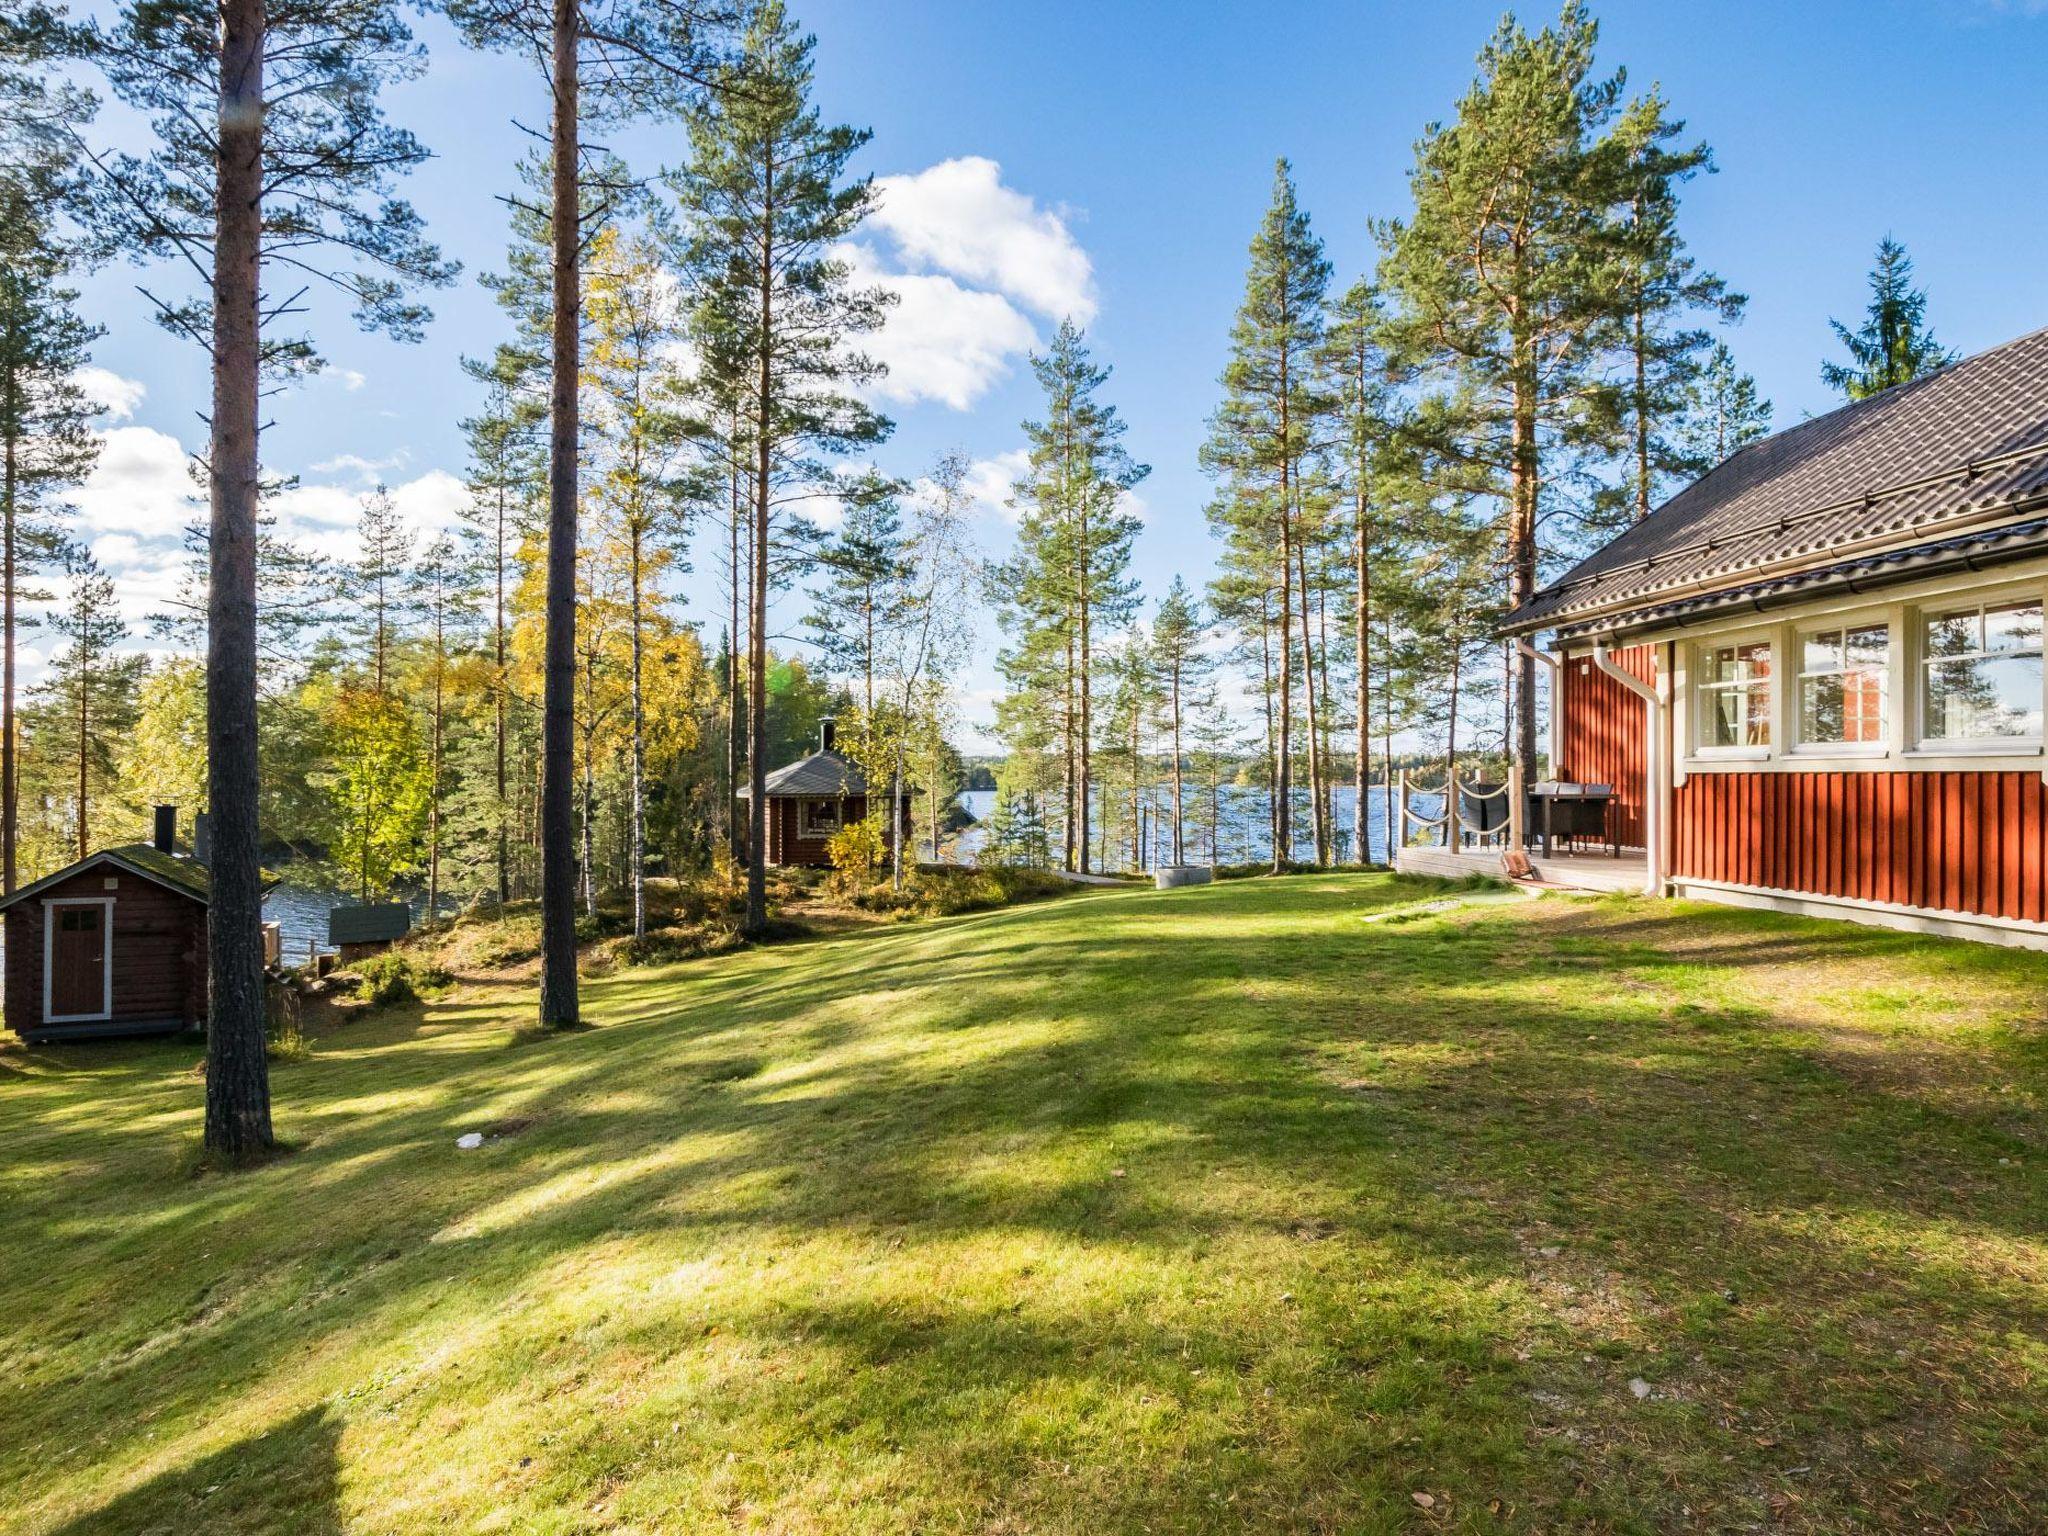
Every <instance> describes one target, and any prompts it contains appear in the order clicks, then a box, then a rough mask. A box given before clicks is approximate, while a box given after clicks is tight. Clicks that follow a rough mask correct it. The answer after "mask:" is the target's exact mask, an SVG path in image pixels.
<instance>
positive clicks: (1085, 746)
mask: <svg viewBox="0 0 2048 1536" xmlns="http://www.w3.org/2000/svg"><path fill="white" fill-rule="evenodd" d="M1083 494H1084V495H1085V494H1086V493H1085V492H1084V493H1083ZM1079 532H1080V536H1081V537H1080V555H1079V565H1080V581H1079V585H1078V587H1077V589H1076V591H1075V600H1076V603H1077V606H1078V609H1079V618H1080V622H1081V644H1080V654H1079V656H1078V657H1077V658H1076V661H1077V666H1078V672H1077V676H1076V679H1075V684H1076V686H1075V703H1076V705H1077V706H1078V708H1079V711H1080V716H1081V723H1080V726H1079V727H1078V729H1076V731H1075V732H1074V739H1075V741H1076V743H1077V750H1078V752H1079V755H1080V763H1079V765H1078V767H1077V769H1076V789H1077V792H1078V793H1079V795H1080V797H1081V873H1082V874H1084V875H1085V874H1087V873H1088V814H1089V812H1088V780H1089V752H1090V746H1091V743H1090V741H1089V737H1090V736H1091V735H1092V734H1093V733H1094V730H1095V722H1094V719H1093V718H1092V716H1093V708H1092V705H1093V702H1094V701H1093V698H1092V694H1093V691H1094V690H1093V689H1092V688H1091V687H1090V679H1089V672H1090V670H1091V668H1090V666H1089V660H1090V658H1089V654H1088V652H1089V647H1090V645H1091V644H1092V643H1093V637H1092V636H1091V635H1090V633H1089V619H1090V615H1089V606H1090V605H1089V592H1088V566H1089V560H1090V556H1089V551H1088V511H1087V506H1086V504H1085V503H1084V504H1083V506H1082V509H1081V515H1080V529H1079ZM1107 815H1108V810H1107V807H1105V808H1104V816H1105V817H1107ZM1104 862H1105V863H1107V862H1108V854H1107V851H1106V850H1105V853H1104Z"/></svg>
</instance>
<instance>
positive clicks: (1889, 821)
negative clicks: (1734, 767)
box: [1672, 772, 2048, 922]
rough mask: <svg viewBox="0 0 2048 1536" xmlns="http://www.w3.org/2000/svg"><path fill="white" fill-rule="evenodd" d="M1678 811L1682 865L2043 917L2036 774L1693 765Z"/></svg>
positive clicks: (1811, 889)
mask: <svg viewBox="0 0 2048 1536" xmlns="http://www.w3.org/2000/svg"><path fill="white" fill-rule="evenodd" d="M1672 812H1673V827H1672V849H1673V860H1674V867H1673V870H1672V873H1673V874H1675V875H1678V876H1680V877H1685V876H1690V877H1692V878H1694V879H1699V880H1724V881H1727V882H1729V883H1731V884H1735V885H1752V886H1761V887H1764V888H1765V889H1769V890H1782V891H1794V892H1800V893H1803V894H1807V895H1814V896H1842V897H1848V898H1852V899H1856V900H1862V901H1884V902H1894V903H1897V904H1899V905H1901V906H1909V907H1928V908H1935V909H1939V910H1942V911H1949V912H1971V913H1978V914H1981V915H1983V916H1987V917H2010V918H2021V919H2024V920H2026V921H2028V922H2042V921H2048V788H2044V786H2043V784H2042V782H2041V776H2040V775H2039V774H2038V773H2003V772H1999V773H1842V772H1815V773H1694V774H1692V775H1691V776H1690V777H1688V778H1687V780H1686V782H1685V783H1684V784H1682V785H1680V786H1679V787H1678V789H1677V790H1676V792H1675V793H1674V794H1673V796H1672Z"/></svg>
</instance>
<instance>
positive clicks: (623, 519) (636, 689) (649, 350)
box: [590, 232, 689, 938]
mask: <svg viewBox="0 0 2048 1536" xmlns="http://www.w3.org/2000/svg"><path fill="white" fill-rule="evenodd" d="M598 252H599V259H598V261H597V263H596V271H595V272H594V274H593V278H592V282H591V285H590V316H591V331H592V337H591V346H590V374H591V378H592V381H593V385H594V389H593V394H594V396H595V400H594V409H593V412H592V415H593V417H594V418H595V419H594V423H593V425H594V427H595V432H594V436H595V437H596V439H597V443H598V452H599V459H600V463H601V465H602V473H601V474H600V475H599V476H598V479H597V483H596V485H595V486H594V487H593V490H594V491H595V500H596V502H597V507H598V516H599V519H600V522H601V524H602V525H603V526H604V528H605V530H606V531H607V532H608V533H609V534H610V535H611V536H612V537H614V538H615V539H617V540H618V542H619V543H620V545H621V546H622V549H623V554H624V560H625V567H626V628H627V634H628V646H629V650H630V659H629V663H628V672H629V683H628V693H629V701H630V702H629V706H628V707H629V712H630V722H629V728H628V729H629V736H630V742H631V745H630V754H631V773H630V784H629V788H628V795H629V800H630V820H631V831H630V838H629V840H630V843H631V848H630V850H629V853H628V860H629V864H630V872H631V880H630V883H631V887H632V896H633V936H634V937H635V938H644V937H645V936H646V933H647V685H646V655H647V630H648V618H649V611H650V609H654V608H659V607H661V606H662V605H663V604H664V603H665V602H666V596H665V593H664V591H663V588H662V583H663V581H664V580H665V578H666V576H667V575H668V573H669V572H671V571H673V570H678V569H684V568H685V567H683V565H682V551H683V547H684V543H685V540H686V538H687V536H688V509H689V502H688V498H687V494H686V489H685V480H684V467H683V463H682V458H683V452H684V449H685V446H686V444H687V440H688V435H689V432H688V423H687V421H686V419H685V417H684V415H683V413H682V411H681V410H680V408H679V407H680V404H681V396H682V387H683V386H682V381H681V380H680V379H679V378H678V376H677V373H676V369H675V364H674V362H673V358H674V354H675V351H676V349H677V347H678V346H679V344H680V342H681V340H682V337H683V315H682V313H681V309H680V305H679V303H678V301H677V298H676V295H675V289H674V286H673V284H672V283H671V282H670V281H669V279H668V275H667V273H666V272H664V271H663V270H662V268H661V266H660V265H659V263H658V261H657V259H656V255H655V252H654V250H653V249H652V247H651V246H649V245H647V244H646V243H644V242H639V241H623V240H619V239H617V238H615V237H614V236H613V235H612V234H611V233H610V232H607V233H606V234H605V235H603V236H601V237H600V240H599V245H598Z"/></svg>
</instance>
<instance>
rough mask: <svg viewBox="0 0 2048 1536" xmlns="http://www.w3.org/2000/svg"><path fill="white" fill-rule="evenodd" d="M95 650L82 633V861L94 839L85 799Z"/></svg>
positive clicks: (79, 834)
mask: <svg viewBox="0 0 2048 1536" xmlns="http://www.w3.org/2000/svg"><path fill="white" fill-rule="evenodd" d="M91 707H92V648H91V646H90V645H89V644H88V643H87V641H86V638H85V636H84V635H83V634H80V635H79V637H78V856H79V857H80V858H81V859H82V858H84V857H85V856H86V855H87V854H89V853H91V852H92V838H91V834H90V832H89V831H88V830H87V827H86V822H87V819H88V818H87V814H86V800H87V795H88V789H89V786H88V785H87V783H86V773H87V769H88V767H89V765H90V763H91V761H92V758H91V754H90V753H89V752H88V750H87V745H88V743H90V742H91V740H92V718H91Z"/></svg>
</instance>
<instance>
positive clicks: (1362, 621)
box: [1351, 479, 1372, 864]
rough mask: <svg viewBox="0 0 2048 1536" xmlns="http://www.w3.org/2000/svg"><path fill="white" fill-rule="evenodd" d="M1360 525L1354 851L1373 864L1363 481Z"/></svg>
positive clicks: (1356, 534)
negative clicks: (1368, 818)
mask: <svg viewBox="0 0 2048 1536" xmlns="http://www.w3.org/2000/svg"><path fill="white" fill-rule="evenodd" d="M1357 511H1358V522H1357V525H1356V527H1355V529H1354V531H1353V534H1352V559H1353V561H1354V563H1355V564H1356V567H1357V578H1358V600H1357V606H1356V608H1355V609H1354V611H1353V613H1352V625H1353V639H1354V641H1355V643H1356V645H1357V647H1358V697H1357V700H1356V706H1357V709H1358V764H1357V769H1356V772H1355V774H1354V775H1353V778H1352V784H1353V787H1354V793H1356V795H1357V797H1358V803H1357V805H1356V806H1355V807H1354V808H1353V812H1352V816H1353V828H1352V838H1351V852H1352V856H1353V858H1354V859H1355V860H1356V862H1358V863H1360V864H1367V863H1370V862H1371V855H1372V844H1371V841H1370V840H1369V839H1368V838H1367V836H1366V831H1365V807H1366V796H1367V792H1368V791H1369V790H1370V789H1371V787H1372V751H1371V746H1372V627H1371V623H1370V619H1371V616H1372V566H1371V563H1370V559H1369V546H1368V543H1367V540H1366V532H1367V529H1368V527H1369V516H1370V512H1371V502H1370V499H1369V496H1368V493H1367V491H1366V488H1365V484H1364V481H1363V479H1361V481H1360V483H1359V489H1358V508H1357Z"/></svg>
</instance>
